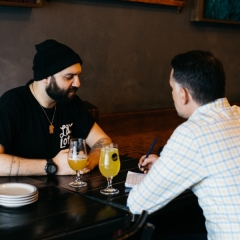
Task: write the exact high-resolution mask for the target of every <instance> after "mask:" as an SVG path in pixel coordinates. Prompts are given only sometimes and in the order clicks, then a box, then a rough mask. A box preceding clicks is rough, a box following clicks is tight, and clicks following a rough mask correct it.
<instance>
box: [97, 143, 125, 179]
mask: <svg viewBox="0 0 240 240" xmlns="http://www.w3.org/2000/svg"><path fill="white" fill-rule="evenodd" d="M99 169H100V172H101V174H102V175H103V176H104V177H106V178H109V177H114V176H116V175H117V174H118V172H119V170H120V160H119V154H118V149H117V148H111V147H109V148H102V149H101V154H100V160H99Z"/></svg>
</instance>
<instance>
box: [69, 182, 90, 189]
mask: <svg viewBox="0 0 240 240" xmlns="http://www.w3.org/2000/svg"><path fill="white" fill-rule="evenodd" d="M69 186H70V187H74V188H80V187H86V186H87V183H86V182H82V181H80V182H70V183H69Z"/></svg>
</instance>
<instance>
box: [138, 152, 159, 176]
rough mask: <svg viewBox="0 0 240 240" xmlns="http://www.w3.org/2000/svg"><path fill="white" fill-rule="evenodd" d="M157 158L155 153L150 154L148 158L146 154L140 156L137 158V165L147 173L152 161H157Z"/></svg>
mask: <svg viewBox="0 0 240 240" xmlns="http://www.w3.org/2000/svg"><path fill="white" fill-rule="evenodd" d="M158 158H159V156H158V155H156V154H150V155H149V156H148V158H146V155H144V156H142V157H141V158H140V160H139V163H138V167H139V169H140V170H141V171H143V172H144V173H148V171H149V170H150V169H151V167H152V165H153V164H154V162H156V161H157V159H158Z"/></svg>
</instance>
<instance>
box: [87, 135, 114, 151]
mask: <svg viewBox="0 0 240 240" xmlns="http://www.w3.org/2000/svg"><path fill="white" fill-rule="evenodd" d="M107 143H111V141H110V139H109V138H101V139H99V140H98V141H97V142H96V143H95V144H94V145H93V146H92V148H91V152H93V151H95V150H96V149H100V148H101V147H102V145H103V144H107Z"/></svg>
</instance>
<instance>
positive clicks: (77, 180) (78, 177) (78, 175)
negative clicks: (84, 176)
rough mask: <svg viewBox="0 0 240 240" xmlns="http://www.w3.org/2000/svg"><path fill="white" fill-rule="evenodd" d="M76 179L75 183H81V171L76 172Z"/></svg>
mask: <svg viewBox="0 0 240 240" xmlns="http://www.w3.org/2000/svg"><path fill="white" fill-rule="evenodd" d="M76 174H77V175H76V179H75V182H80V175H81V174H80V171H79V170H76Z"/></svg>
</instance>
